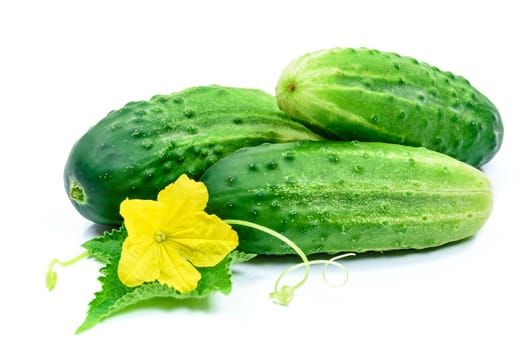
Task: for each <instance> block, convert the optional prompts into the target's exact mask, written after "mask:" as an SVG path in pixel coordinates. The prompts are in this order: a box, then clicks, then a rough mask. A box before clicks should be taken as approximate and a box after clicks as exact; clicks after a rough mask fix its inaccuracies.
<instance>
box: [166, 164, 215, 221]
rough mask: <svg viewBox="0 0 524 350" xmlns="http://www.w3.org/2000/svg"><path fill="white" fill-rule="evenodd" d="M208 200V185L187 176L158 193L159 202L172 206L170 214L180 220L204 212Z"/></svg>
mask: <svg viewBox="0 0 524 350" xmlns="http://www.w3.org/2000/svg"><path fill="white" fill-rule="evenodd" d="M207 200H208V193H207V187H206V185H205V184H204V183H203V182H197V181H194V180H191V179H190V178H189V177H187V175H185V174H182V175H181V176H180V177H179V178H178V179H177V180H176V181H175V182H174V183H172V184H170V185H168V186H167V187H166V188H165V189H163V190H162V191H160V192H159V193H158V201H159V202H162V203H165V204H169V205H171V208H170V209H169V212H171V213H173V214H174V216H176V217H178V218H182V217H184V216H185V215H188V214H189V213H192V212H195V211H202V210H204V208H205V207H206V205H207Z"/></svg>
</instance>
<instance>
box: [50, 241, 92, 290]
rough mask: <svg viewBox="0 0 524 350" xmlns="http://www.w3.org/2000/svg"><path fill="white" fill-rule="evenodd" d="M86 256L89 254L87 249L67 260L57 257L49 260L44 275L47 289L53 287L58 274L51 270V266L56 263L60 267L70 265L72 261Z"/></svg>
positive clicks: (74, 261)
mask: <svg viewBox="0 0 524 350" xmlns="http://www.w3.org/2000/svg"><path fill="white" fill-rule="evenodd" d="M87 256H89V251H87V250H86V251H85V252H83V253H82V254H80V255H78V256H76V257H74V258H73V259H71V260H68V261H60V260H58V259H53V260H51V263H50V264H49V267H48V268H47V273H46V275H45V285H46V287H47V289H48V290H49V291H52V290H53V289H55V286H56V280H57V279H58V275H57V273H56V272H55V271H53V267H54V266H55V265H56V264H59V265H60V266H62V267H67V266H71V265H73V264H74V263H76V262H78V261H80V260H82V259H83V258H85V257H87Z"/></svg>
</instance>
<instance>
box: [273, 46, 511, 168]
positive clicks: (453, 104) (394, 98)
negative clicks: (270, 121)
mask: <svg viewBox="0 0 524 350" xmlns="http://www.w3.org/2000/svg"><path fill="white" fill-rule="evenodd" d="M276 95H277V100H278V104H279V106H280V108H282V109H283V110H284V111H285V112H286V113H287V114H288V115H289V116H291V117H292V118H294V119H295V120H299V121H301V122H302V123H304V124H305V125H308V126H309V127H310V128H311V129H312V130H315V131H316V132H318V133H322V134H324V135H327V136H329V137H330V138H335V139H342V140H360V141H378V142H388V143H398V144H404V145H410V146H424V147H426V148H429V149H432V150H435V151H438V152H441V153H445V154H447V155H449V156H451V157H454V158H457V159H459V160H461V161H464V162H466V163H469V164H470V165H473V166H475V167H480V166H482V165H484V164H485V163H487V162H488V161H489V160H490V159H492V158H493V156H494V155H495V154H496V153H497V152H498V150H499V148H500V146H501V144H502V139H503V133H504V130H503V124H502V121H501V118H500V114H499V112H498V110H497V108H496V107H495V106H494V105H493V103H492V102H491V101H490V100H488V98H487V97H485V96H484V95H483V94H482V93H480V92H479V91H478V90H476V89H475V88H474V87H473V86H472V85H471V84H470V83H469V82H468V81H467V80H466V79H464V78H463V77H460V76H455V75H453V74H452V73H450V72H443V71H440V70H439V69H438V68H436V67H433V66H430V65H428V64H426V63H422V62H418V61H417V60H415V59H413V58H410V57H403V56H399V55H398V54H395V53H388V52H380V51H377V50H369V49H365V48H362V49H353V48H334V49H328V50H321V51H317V52H313V53H308V54H306V55H303V56H302V57H299V58H298V59H296V60H294V61H292V62H291V63H290V64H289V65H288V66H287V67H286V68H285V69H284V70H283V72H282V75H281V76H280V78H279V81H278V83H277V86H276Z"/></svg>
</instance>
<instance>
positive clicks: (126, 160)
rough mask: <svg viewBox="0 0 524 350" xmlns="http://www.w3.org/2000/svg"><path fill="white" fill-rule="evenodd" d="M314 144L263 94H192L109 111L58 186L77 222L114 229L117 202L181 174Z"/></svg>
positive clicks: (146, 194) (221, 90)
mask: <svg viewBox="0 0 524 350" xmlns="http://www.w3.org/2000/svg"><path fill="white" fill-rule="evenodd" d="M321 138H322V137H320V136H318V135H316V134H315V133H313V132H311V131H310V130H308V129H307V128H306V127H304V126H303V125H301V124H299V123H297V122H294V121H292V120H291V119H290V118H289V117H287V116H286V115H285V114H284V113H283V112H282V111H281V110H280V109H279V108H278V106H277V103H276V99H275V97H274V96H271V95H269V94H267V93H265V92H263V91H260V90H256V89H241V88H232V87H223V86H218V85H213V86H202V87H193V88H189V89H186V90H183V91H181V92H179V93H173V94H171V95H158V96H154V97H153V98H152V99H151V100H150V101H140V102H130V103H128V104H126V105H125V106H124V107H123V108H121V109H119V110H116V111H112V112H110V113H109V114H108V115H107V116H106V117H105V118H103V119H102V120H101V121H100V122H99V123H97V124H96V125H95V126H93V127H92V128H91V129H90V130H88V131H87V132H86V133H85V134H84V135H83V136H82V137H81V138H80V139H79V140H78V141H77V142H76V143H75V145H74V146H73V148H72V150H71V152H70V155H69V158H68V160H67V163H66V165H65V170H64V185H65V190H66V192H67V194H68V196H69V198H70V199H71V202H72V203H73V205H74V206H75V208H76V209H77V210H78V211H79V212H80V213H81V214H82V215H83V216H84V217H86V218H87V219H89V220H91V221H93V222H95V223H98V224H105V225H119V224H120V223H121V222H122V218H121V216H120V214H119V205H120V202H121V201H122V200H123V199H125V198H140V199H153V198H156V195H157V193H158V191H160V190H161V189H162V188H164V187H165V186H166V185H168V184H169V183H171V182H173V181H174V180H175V179H177V178H178V176H180V175H181V174H182V173H185V174H187V175H188V176H190V177H193V178H197V177H199V176H200V175H201V174H202V173H203V172H204V170H205V169H206V168H207V167H209V166H210V165H211V164H213V163H214V162H216V161H217V160H218V159H219V158H221V157H223V156H225V155H227V154H229V153H231V152H233V151H235V150H237V149H239V148H241V147H245V146H253V145H257V144H260V143H263V142H289V141H294V140H319V139H321Z"/></svg>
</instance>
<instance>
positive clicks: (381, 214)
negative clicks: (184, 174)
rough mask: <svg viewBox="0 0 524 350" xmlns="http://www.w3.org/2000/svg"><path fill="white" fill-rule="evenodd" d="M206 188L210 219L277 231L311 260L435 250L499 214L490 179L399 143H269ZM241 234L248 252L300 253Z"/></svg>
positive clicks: (242, 153) (238, 156) (212, 176)
mask: <svg viewBox="0 0 524 350" xmlns="http://www.w3.org/2000/svg"><path fill="white" fill-rule="evenodd" d="M201 181H203V182H204V183H205V184H206V185H207V187H208V191H209V202H208V207H207V209H206V210H207V211H208V212H209V213H215V214H217V215H218V216H219V217H221V218H223V219H240V220H247V221H251V222H254V223H257V224H260V225H263V226H266V227H269V228H271V229H274V230H276V231H277V232H280V233H282V234H284V235H285V236H287V237H288V238H290V239H291V240H293V241H294V242H295V243H296V244H297V245H298V246H299V247H300V248H302V249H303V250H304V251H305V252H306V253H307V254H311V253H320V252H323V253H335V252H342V251H350V252H365V251H387V250H396V249H422V248H429V247H436V246H440V245H443V244H446V243H448V242H453V241H457V240H461V239H464V238H467V237H470V236H472V235H474V234H475V233H476V232H478V231H479V230H480V228H481V227H482V225H483V224H484V222H485V221H486V220H487V219H488V217H489V215H490V212H491V208H492V192H491V186H490V183H489V180H488V179H487V177H486V176H485V175H484V174H483V173H482V172H481V171H479V170H478V169H476V168H474V167H472V166H470V165H468V164H466V163H463V162H460V161H458V160H456V159H454V158H452V157H449V156H447V155H444V154H441V153H438V152H435V151H430V150H427V149H425V148H416V147H410V146H403V145H398V144H386V143H366V142H356V141H354V142H349V141H348V142H344V141H338V142H337V141H318V142H296V143H285V144H263V145H260V146H257V147H250V148H244V149H241V150H239V151H237V152H235V153H233V154H231V155H229V156H227V157H225V158H223V159H221V160H220V161H218V162H217V163H215V164H214V165H213V166H211V167H210V168H209V169H208V170H207V171H206V172H205V173H204V174H203V176H202V178H201ZM235 229H236V230H237V231H238V233H239V237H240V245H239V249H240V250H242V251H245V252H249V253H257V254H271V255H272V254H276V255H278V254H287V253H292V250H291V249H290V248H289V247H288V246H287V245H286V244H283V243H282V242H280V241H278V240H276V239H275V238H273V237H271V236H268V235H267V234H264V233H260V232H258V231H255V230H252V229H249V228H245V227H242V226H236V227H235Z"/></svg>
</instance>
